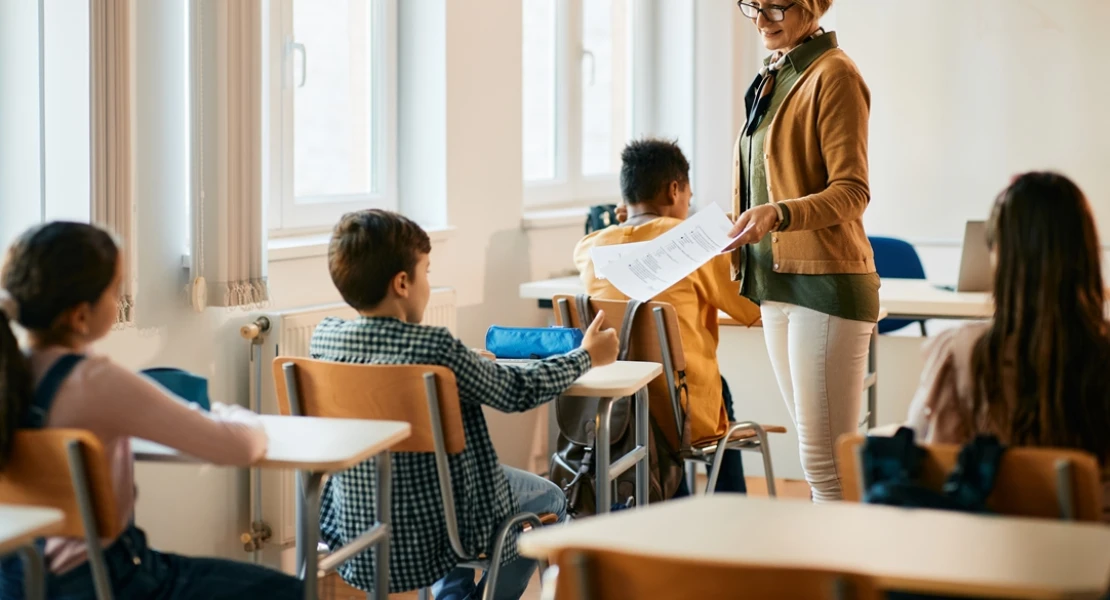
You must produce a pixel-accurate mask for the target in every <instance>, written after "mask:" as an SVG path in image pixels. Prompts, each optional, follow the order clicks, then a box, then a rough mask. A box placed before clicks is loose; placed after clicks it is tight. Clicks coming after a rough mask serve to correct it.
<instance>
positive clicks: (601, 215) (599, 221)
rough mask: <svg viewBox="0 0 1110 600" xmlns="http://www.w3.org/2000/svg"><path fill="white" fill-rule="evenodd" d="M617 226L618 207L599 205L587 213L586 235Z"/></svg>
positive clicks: (614, 205)
mask: <svg viewBox="0 0 1110 600" xmlns="http://www.w3.org/2000/svg"><path fill="white" fill-rule="evenodd" d="M616 224H617V205H616V204H598V205H597V206H591V207H590V209H589V212H587V213H586V235H589V234H591V233H593V232H595V231H598V230H599V229H605V228H606V227H611V226H613V225H616Z"/></svg>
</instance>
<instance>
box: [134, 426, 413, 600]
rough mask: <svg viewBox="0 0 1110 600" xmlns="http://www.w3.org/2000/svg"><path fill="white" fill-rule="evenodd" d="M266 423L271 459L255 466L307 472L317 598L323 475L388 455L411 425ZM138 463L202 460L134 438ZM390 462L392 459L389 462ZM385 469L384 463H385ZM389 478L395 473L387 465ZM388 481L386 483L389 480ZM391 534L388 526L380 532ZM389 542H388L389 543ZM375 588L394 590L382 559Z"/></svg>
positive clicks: (303, 540)
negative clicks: (390, 585) (390, 588)
mask: <svg viewBox="0 0 1110 600" xmlns="http://www.w3.org/2000/svg"><path fill="white" fill-rule="evenodd" d="M261 419H262V424H263V426H265V428H266V434H267V435H268V436H269V437H270V443H269V447H268V448H267V449H266V456H264V457H263V458H262V460H260V461H258V462H257V463H256V464H254V465H252V466H255V467H259V468H263V469H294V470H297V471H298V472H301V473H303V476H302V477H301V479H302V480H303V481H304V482H305V483H304V494H303V496H302V495H301V494H298V498H297V508H298V510H297V523H298V527H297V561H296V564H297V565H298V568H299V567H300V566H301V565H304V581H305V597H306V598H315V597H316V580H317V575H318V573H317V564H318V557H317V552H316V545H317V541H318V538H319V535H320V500H319V498H320V484H321V482H322V479H323V476H324V475H326V474H328V473H335V472H338V471H343V470H346V469H349V468H351V467H353V466H355V465H357V464H359V463H361V462H363V461H366V460H369V459H371V458H374V457H375V456H378V455H383V458H385V457H388V451H389V449H390V447H392V446H393V445H395V444H397V443H398V442H400V441H402V440H404V439H405V438H407V437H409V435H410V434H411V431H412V427H411V426H410V425H409V424H408V423H401V422H396V421H368V420H361V419H320V418H312V417H283V416H277V415H262V416H261ZM132 451H133V452H134V453H135V460H141V461H154V462H177V463H181V462H197V461H196V459H194V458H192V457H189V456H186V455H184V454H181V453H180V452H178V451H177V450H173V449H171V448H167V447H165V446H162V445H160V444H155V443H153V442H149V441H146V440H139V439H134V440H132ZM387 462H388V461H387ZM383 466H384V465H383ZM385 469H386V470H385V473H387V474H388V475H389V476H391V475H392V472H391V471H390V470H389V468H388V467H385ZM388 478H389V477H387V478H386V479H388ZM378 485H379V486H382V488H383V489H382V490H376V491H377V492H378V495H377V496H376V498H378V499H379V501H381V499H388V498H389V497H390V495H391V494H390V492H389V490H390V488H391V487H392V486H391V481H385V482H379V484H378ZM389 512H390V511H389V502H383V503H382V504H381V505H380V509H379V511H378V522H379V523H380V524H383V525H386V527H388V524H389ZM378 531H380V532H382V533H381V535H385V536H388V531H387V529H386V528H385V527H383V528H382V529H379V530H378ZM385 543H389V542H388V539H387V540H386V541H385ZM377 569H378V570H377V573H376V575H375V582H374V583H375V586H377V589H378V594H379V595H378V597H380V598H383V599H384V598H385V597H386V594H387V593H388V588H389V565H388V564H387V563H386V562H385V561H378V565H377Z"/></svg>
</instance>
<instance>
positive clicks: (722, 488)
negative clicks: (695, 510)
mask: <svg viewBox="0 0 1110 600" xmlns="http://www.w3.org/2000/svg"><path fill="white" fill-rule="evenodd" d="M721 396H722V398H721V399H722V400H723V401H724V403H725V413H727V414H728V420H729V422H732V421H735V420H736V416H735V415H734V414H733V412H732V392H731V391H730V390H729V389H728V382H727V381H725V378H724V377H723V376H722V377H721ZM713 491H714V492H732V493H736V494H746V493H748V482H747V480H746V479H744V459H743V458H742V457H741V456H740V451H739V450H725V455H724V456H722V457H721V471H720V473H718V474H717V487H715V488H713ZM689 495H690V488H688V487H686V478H685V477H683V478H682V482H681V483H679V484H678V490H677V491H675V493H674V496H672V497H673V498H682V497H685V496H689Z"/></svg>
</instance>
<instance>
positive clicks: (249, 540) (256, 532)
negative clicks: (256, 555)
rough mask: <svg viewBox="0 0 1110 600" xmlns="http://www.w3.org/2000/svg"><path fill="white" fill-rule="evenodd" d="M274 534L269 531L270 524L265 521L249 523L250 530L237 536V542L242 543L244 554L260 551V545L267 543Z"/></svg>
mask: <svg viewBox="0 0 1110 600" xmlns="http://www.w3.org/2000/svg"><path fill="white" fill-rule="evenodd" d="M273 534H274V532H273V530H272V529H270V524H269V523H267V522H266V521H255V522H253V523H251V530H250V531H249V532H247V533H244V534H242V535H240V536H239V541H240V542H243V550H244V551H246V552H254V551H255V550H261V549H262V544H263V543H265V542H268V541H269V540H270V537H271V536H273Z"/></svg>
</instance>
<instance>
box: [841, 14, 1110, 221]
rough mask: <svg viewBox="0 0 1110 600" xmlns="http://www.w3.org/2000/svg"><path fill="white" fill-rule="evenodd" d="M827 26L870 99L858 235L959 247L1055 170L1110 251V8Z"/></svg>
mask: <svg viewBox="0 0 1110 600" xmlns="http://www.w3.org/2000/svg"><path fill="white" fill-rule="evenodd" d="M823 23H824V24H825V25H826V27H828V28H829V29H833V30H835V31H837V37H838V39H839V42H840V46H841V47H842V48H843V49H844V50H845V51H846V52H847V53H848V55H849V56H851V57H852V58H853V59H854V60H855V61H856V63H857V64H858V65H859V67H860V70H861V71H862V73H863V76H864V78H865V79H866V81H867V84H868V86H869V87H870V88H871V135H870V149H869V150H870V152H869V153H870V169H871V171H870V172H871V195H872V200H871V206H870V207H869V208H868V210H867V213H866V216H865V219H864V222H865V225H866V227H867V231H868V233H870V234H873V235H876V234H877V235H896V236H899V237H903V238H906V239H909V240H911V241H929V240H945V241H947V240H957V241H958V240H959V239H961V238H962V234H963V227H964V222H965V221H966V220H968V219H983V218H986V216H987V215H988V214H989V212H990V207H991V205H992V204H993V202H994V198H995V197H996V196H997V194H998V193H999V192H1000V191H1001V190H1002V189H1003V188H1004V187H1005V186H1006V185H1007V183H1008V182H1009V181H1010V178H1011V177H1012V176H1013V175H1014V174H1016V173H1019V172H1022V171H1028V170H1043V169H1052V170H1058V171H1060V172H1062V173H1064V174H1066V175H1068V176H1069V177H1071V178H1072V179H1074V180H1075V181H1076V182H1077V183H1078V184H1079V186H1080V187H1081V188H1082V189H1083V190H1084V191H1085V192H1086V193H1087V197H1088V199H1089V200H1090V201H1091V204H1092V207H1093V208H1094V212H1095V216H1096V219H1097V220H1098V223H1099V225H1100V230H1101V231H1102V232H1103V235H1102V241H1103V242H1107V241H1110V240H1108V238H1110V233H1108V232H1110V0H1054V1H1051V2H1044V1H1040V2H1038V1H1031V0H837V1H836V2H835V4H834V7H833V11H832V12H830V14H829V15H827V17H826V18H825V19H824V20H823Z"/></svg>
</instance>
